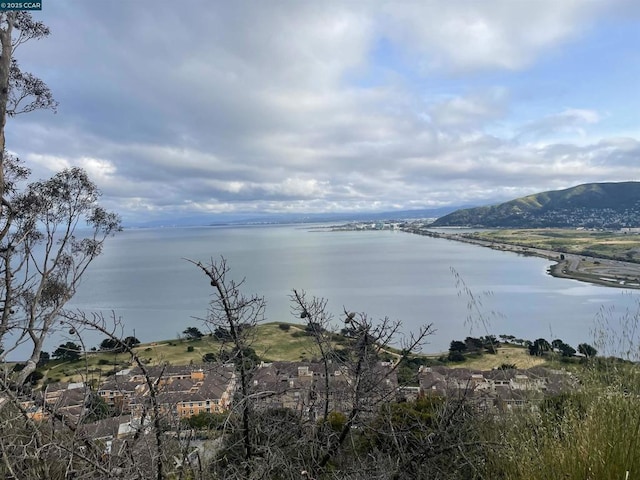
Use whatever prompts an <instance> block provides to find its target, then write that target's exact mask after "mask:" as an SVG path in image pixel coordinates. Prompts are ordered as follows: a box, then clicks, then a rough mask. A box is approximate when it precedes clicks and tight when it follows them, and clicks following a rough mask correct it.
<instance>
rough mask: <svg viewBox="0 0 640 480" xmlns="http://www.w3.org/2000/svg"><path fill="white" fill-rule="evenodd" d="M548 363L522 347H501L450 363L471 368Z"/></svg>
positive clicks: (524, 366)
mask: <svg viewBox="0 0 640 480" xmlns="http://www.w3.org/2000/svg"><path fill="white" fill-rule="evenodd" d="M544 363H546V359H544V358H542V357H536V356H532V355H529V351H528V350H527V349H526V348H522V347H500V348H498V353H496V354H495V355H494V354H490V353H485V354H483V355H482V356H481V357H476V358H470V359H468V360H467V361H466V362H463V363H459V364H451V365H448V366H450V367H452V368H470V369H473V370H492V369H494V368H498V367H500V366H501V365H504V364H509V365H515V366H516V368H521V369H527V368H532V367H536V366H538V365H542V364H544Z"/></svg>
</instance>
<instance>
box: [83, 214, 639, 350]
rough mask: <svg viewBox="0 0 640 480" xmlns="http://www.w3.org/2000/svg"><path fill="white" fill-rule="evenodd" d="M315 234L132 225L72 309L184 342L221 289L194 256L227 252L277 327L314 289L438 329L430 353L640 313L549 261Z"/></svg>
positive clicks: (416, 241) (417, 239)
mask: <svg viewBox="0 0 640 480" xmlns="http://www.w3.org/2000/svg"><path fill="white" fill-rule="evenodd" d="M309 228H310V227H308V226H290V225H287V226H267V227H263V226H260V227H256V226H250V227H198V228H165V229H142V230H127V231H124V232H122V233H120V234H118V235H117V236H116V237H115V238H112V239H109V241H108V244H107V245H106V248H105V251H104V254H103V255H102V256H101V257H100V258H99V259H97V260H96V261H95V262H94V263H93V264H92V265H91V267H90V269H89V271H87V274H86V277H85V279H84V280H83V283H82V285H81V287H80V289H79V291H78V294H77V296H76V297H75V298H74V301H73V304H72V306H73V307H74V308H81V309H83V310H86V311H88V312H90V311H99V312H103V313H107V314H109V313H110V312H111V311H114V312H115V314H116V315H117V316H120V317H122V320H123V322H124V324H125V332H124V333H125V335H130V334H133V333H134V332H135V335H136V336H137V337H138V338H139V339H140V340H142V341H151V340H156V339H165V338H174V337H176V336H177V335H178V334H179V333H180V332H182V330H184V329H185V328H186V327H188V326H192V325H193V326H201V324H200V322H199V320H197V319H195V318H194V317H203V316H204V315H205V314H206V309H207V304H208V301H209V295H210V293H211V290H210V289H211V287H210V286H209V283H208V281H207V279H206V278H205V277H204V275H203V274H202V273H201V272H200V271H199V269H197V268H196V267H195V266H193V265H192V264H190V263H188V262H187V261H185V260H184V258H190V259H193V260H196V261H204V262H206V261H208V260H210V259H212V258H213V259H219V258H220V256H221V255H222V256H224V257H225V258H226V259H227V261H228V264H229V266H230V267H231V276H232V277H233V278H234V279H236V280H241V279H242V278H246V282H245V284H244V292H245V293H246V294H253V293H257V294H259V295H261V296H264V297H265V299H266V301H267V311H266V315H267V320H268V321H289V322H292V321H296V319H295V318H294V317H293V316H292V315H291V313H290V302H289V295H290V293H291V290H292V289H293V288H296V289H304V290H306V291H307V293H308V294H309V295H315V296H319V297H324V298H327V299H328V300H329V308H330V310H331V311H332V312H334V314H335V315H336V316H337V317H338V318H340V314H341V312H342V311H343V307H345V308H347V309H348V310H350V311H358V312H366V313H367V314H368V315H369V316H371V317H373V318H382V317H385V316H388V317H389V318H391V319H394V320H396V319H397V320H402V322H403V324H404V330H405V331H409V330H412V329H417V328H418V327H419V326H420V325H423V324H427V323H432V324H433V325H434V327H435V329H436V330H437V332H436V334H435V335H434V336H432V337H431V339H430V345H428V346H427V348H426V351H430V352H436V351H443V350H446V349H447V348H448V345H449V343H450V341H451V340H452V339H464V337H466V336H468V335H473V336H480V335H485V334H487V333H491V334H495V335H499V334H511V335H515V336H516V337H519V338H525V339H535V338H538V337H545V338H548V339H549V340H551V339H553V338H562V339H563V340H565V341H566V342H569V343H571V344H573V345H574V346H575V345H577V343H579V342H584V341H586V342H590V343H591V342H593V341H594V334H593V330H594V326H595V319H596V318H597V317H598V316H599V312H602V311H603V310H604V311H606V312H607V314H606V317H607V318H608V320H609V322H610V323H611V325H612V326H613V327H612V328H614V329H615V328H618V327H617V326H616V325H617V323H618V319H619V318H620V317H622V316H623V315H624V312H625V310H626V309H631V310H633V311H635V310H636V300H637V295H636V294H632V293H631V292H628V291H627V292H625V291H622V290H619V289H614V288H607V287H601V286H594V285H589V284H585V283H581V282H577V281H574V280H566V279H557V278H553V277H551V276H549V275H548V274H547V273H546V270H547V268H548V267H549V265H550V262H549V261H547V260H544V259H540V258H533V257H522V256H518V255H516V254H513V253H508V252H499V251H494V250H491V249H488V248H482V247H478V246H474V245H468V244H464V243H458V242H453V241H447V240H443V239H434V238H428V237H422V236H417V235H412V234H407V233H403V232H389V231H367V232H328V231H310V230H309ZM452 269H454V270H455V272H457V274H458V275H459V276H460V278H462V279H463V280H464V282H465V284H466V285H467V287H468V288H469V289H470V290H471V292H472V293H473V295H474V296H475V298H476V299H478V302H476V304H477V305H478V307H479V308H478V310H474V311H473V312H471V316H472V320H473V321H472V322H471V323H470V322H469V321H468V316H469V314H470V312H469V310H468V307H467V304H468V300H469V296H468V295H467V294H465V293H462V294H461V293H460V288H459V287H457V286H456V278H455V276H454V274H453V273H452ZM480 303H481V304H482V305H479V304H480ZM480 317H482V318H484V319H485V320H486V321H487V322H488V324H489V325H488V330H486V331H485V329H484V327H482V325H481V322H479V319H480ZM100 339H101V336H96V337H95V340H94V339H91V340H90V342H89V345H93V344H97V343H99V341H100ZM92 340H93V341H94V343H91V341H92Z"/></svg>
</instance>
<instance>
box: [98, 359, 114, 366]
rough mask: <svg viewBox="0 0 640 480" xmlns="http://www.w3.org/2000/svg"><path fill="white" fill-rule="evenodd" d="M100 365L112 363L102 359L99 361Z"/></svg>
mask: <svg viewBox="0 0 640 480" xmlns="http://www.w3.org/2000/svg"><path fill="white" fill-rule="evenodd" d="M98 365H111V361H110V360H107V359H106V358H101V359H100V360H98Z"/></svg>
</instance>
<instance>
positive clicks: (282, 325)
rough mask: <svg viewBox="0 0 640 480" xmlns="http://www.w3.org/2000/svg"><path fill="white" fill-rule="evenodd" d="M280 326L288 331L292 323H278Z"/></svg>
mask: <svg viewBox="0 0 640 480" xmlns="http://www.w3.org/2000/svg"><path fill="white" fill-rule="evenodd" d="M278 328H279V329H280V330H282V331H284V332H288V331H289V329H290V328H291V325H289V324H288V323H281V324H280V325H278Z"/></svg>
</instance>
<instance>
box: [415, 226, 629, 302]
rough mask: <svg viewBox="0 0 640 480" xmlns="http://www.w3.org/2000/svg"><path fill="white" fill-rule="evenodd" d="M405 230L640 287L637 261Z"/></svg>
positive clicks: (557, 273) (565, 274) (580, 276)
mask: <svg viewBox="0 0 640 480" xmlns="http://www.w3.org/2000/svg"><path fill="white" fill-rule="evenodd" d="M403 231H404V232H407V233H413V234H416V235H423V236H427V237H432V238H443V239H445V240H453V241H456V242H463V243H469V244H472V245H478V246H481V247H487V248H491V249H493V250H499V251H504V252H512V253H517V254H518V255H524V256H534V257H540V258H545V259H547V260H551V261H553V262H556V263H555V264H554V265H552V266H551V267H549V270H548V273H549V274H550V275H551V276H553V277H557V278H568V279H572V280H578V281H580V282H586V283H591V284H594V285H600V286H605V287H614V288H625V289H636V290H638V289H640V264H638V263H633V262H623V261H620V260H610V259H606V258H598V257H591V256H585V255H576V254H572V253H562V252H556V251H552V250H544V249H540V248H532V247H523V246H520V245H511V244H508V243H500V242H491V241H486V240H480V239H475V238H470V237H467V236H464V235H461V234H458V233H440V232H433V231H430V230H422V229H419V230H418V229H411V228H407V229H403Z"/></svg>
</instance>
